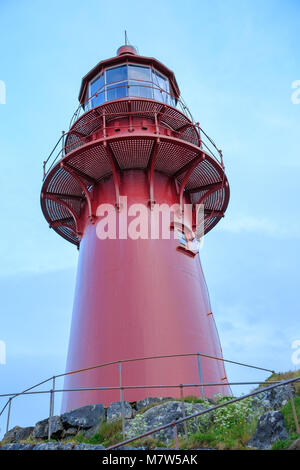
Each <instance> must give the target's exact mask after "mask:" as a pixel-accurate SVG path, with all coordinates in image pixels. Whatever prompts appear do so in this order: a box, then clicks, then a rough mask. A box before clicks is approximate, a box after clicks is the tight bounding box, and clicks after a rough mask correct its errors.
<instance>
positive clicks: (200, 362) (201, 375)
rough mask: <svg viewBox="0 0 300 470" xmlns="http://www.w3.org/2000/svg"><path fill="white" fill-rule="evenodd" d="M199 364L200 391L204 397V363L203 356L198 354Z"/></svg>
mask: <svg viewBox="0 0 300 470" xmlns="http://www.w3.org/2000/svg"><path fill="white" fill-rule="evenodd" d="M197 363H198V374H199V380H200V385H201V386H200V390H201V396H202V397H204V385H203V382H204V381H203V371H202V361H201V356H200V353H197Z"/></svg>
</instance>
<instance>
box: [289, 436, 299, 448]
mask: <svg viewBox="0 0 300 470" xmlns="http://www.w3.org/2000/svg"><path fill="white" fill-rule="evenodd" d="M289 450H300V439H296V440H295V441H294V442H292V443H291V445H290V447H289Z"/></svg>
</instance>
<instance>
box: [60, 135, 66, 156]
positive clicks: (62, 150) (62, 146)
mask: <svg viewBox="0 0 300 470" xmlns="http://www.w3.org/2000/svg"><path fill="white" fill-rule="evenodd" d="M61 134H62V139H61V158H63V156H64V153H65V131H61Z"/></svg>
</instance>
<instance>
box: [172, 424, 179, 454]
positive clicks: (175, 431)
mask: <svg viewBox="0 0 300 470" xmlns="http://www.w3.org/2000/svg"><path fill="white" fill-rule="evenodd" d="M173 427H174V442H175V446H176V447H175V449H177V450H178V448H179V446H178V432H177V424H176V422H175V421H173Z"/></svg>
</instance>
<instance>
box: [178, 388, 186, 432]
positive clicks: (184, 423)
mask: <svg viewBox="0 0 300 470" xmlns="http://www.w3.org/2000/svg"><path fill="white" fill-rule="evenodd" d="M179 386H180V398H181V408H182V415H183V417H184V418H186V414H185V407H184V396H183V385H182V384H180V385H179ZM183 427H184V435H185V440H186V441H187V440H188V435H187V422H186V421H184V422H183Z"/></svg>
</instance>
